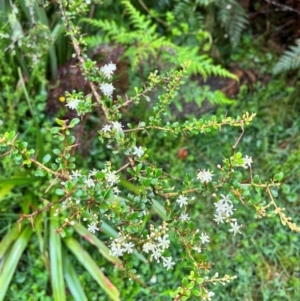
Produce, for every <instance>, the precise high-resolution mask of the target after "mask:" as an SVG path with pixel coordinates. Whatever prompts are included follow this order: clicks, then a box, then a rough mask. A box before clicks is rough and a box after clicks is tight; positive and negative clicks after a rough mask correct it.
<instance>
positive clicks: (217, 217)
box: [214, 213, 225, 224]
mask: <svg viewBox="0 0 300 301" xmlns="http://www.w3.org/2000/svg"><path fill="white" fill-rule="evenodd" d="M214 216H215V218H214V221H215V222H216V223H217V224H220V223H221V224H223V223H224V221H225V216H223V215H222V214H219V213H218V214H215V215H214Z"/></svg>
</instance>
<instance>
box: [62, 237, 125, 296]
mask: <svg viewBox="0 0 300 301" xmlns="http://www.w3.org/2000/svg"><path fill="white" fill-rule="evenodd" d="M64 242H65V244H66V246H67V247H68V248H69V250H70V251H71V252H72V253H73V254H74V255H75V256H76V258H77V259H78V260H79V262H80V263H81V264H82V265H83V266H84V267H85V268H86V270H87V271H88V272H89V273H90V274H91V276H92V277H93V278H94V279H95V280H96V281H97V283H98V284H99V285H100V286H101V287H102V288H103V290H104V291H105V293H106V294H107V295H108V296H109V297H110V298H111V300H114V301H119V300H120V298H119V295H120V293H119V291H118V289H117V288H116V287H115V286H114V285H113V284H112V283H111V282H110V280H109V279H108V278H107V277H106V276H105V275H104V274H103V272H102V271H101V270H100V269H99V267H98V265H97V264H96V263H95V261H94V260H93V259H92V257H91V256H90V255H89V254H88V253H87V252H86V251H85V250H84V249H83V248H82V247H81V245H80V244H79V243H78V242H77V241H76V240H75V239H74V238H72V237H69V238H66V239H64Z"/></svg>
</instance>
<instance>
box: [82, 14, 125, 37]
mask: <svg viewBox="0 0 300 301" xmlns="http://www.w3.org/2000/svg"><path fill="white" fill-rule="evenodd" d="M80 22H84V23H88V24H90V25H92V26H94V27H96V28H99V29H101V30H103V31H105V32H106V34H107V35H108V36H109V37H114V36H117V35H120V34H123V33H125V32H126V29H125V28H124V27H122V26H120V25H118V24H117V23H116V22H115V21H114V20H112V21H108V20H95V19H90V18H82V19H81V20H80Z"/></svg>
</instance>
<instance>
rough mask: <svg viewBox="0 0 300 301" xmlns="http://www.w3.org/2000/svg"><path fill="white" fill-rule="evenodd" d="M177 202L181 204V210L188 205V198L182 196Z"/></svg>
mask: <svg viewBox="0 0 300 301" xmlns="http://www.w3.org/2000/svg"><path fill="white" fill-rule="evenodd" d="M176 202H177V203H178V204H179V206H180V208H181V207H182V206H184V205H187V204H188V202H187V198H186V197H185V196H183V195H182V194H181V195H180V196H179V198H178V199H177V200H176Z"/></svg>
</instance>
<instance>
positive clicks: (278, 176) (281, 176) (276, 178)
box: [274, 172, 284, 182]
mask: <svg viewBox="0 0 300 301" xmlns="http://www.w3.org/2000/svg"><path fill="white" fill-rule="evenodd" d="M283 176H284V174H283V172H280V173H277V174H276V175H275V176H274V181H277V182H279V181H281V180H282V178H283Z"/></svg>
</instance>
